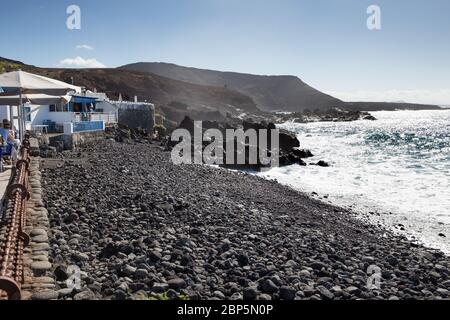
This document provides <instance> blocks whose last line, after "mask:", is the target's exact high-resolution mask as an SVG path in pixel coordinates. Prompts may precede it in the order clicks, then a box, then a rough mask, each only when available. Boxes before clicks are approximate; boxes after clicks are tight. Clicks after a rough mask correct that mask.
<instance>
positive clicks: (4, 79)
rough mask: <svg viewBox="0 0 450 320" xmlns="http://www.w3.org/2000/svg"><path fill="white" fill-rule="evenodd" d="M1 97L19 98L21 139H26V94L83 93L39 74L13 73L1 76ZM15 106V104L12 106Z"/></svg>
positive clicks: (56, 94) (60, 94) (79, 89)
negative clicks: (24, 110) (24, 109)
mask: <svg viewBox="0 0 450 320" xmlns="http://www.w3.org/2000/svg"><path fill="white" fill-rule="evenodd" d="M0 88H2V92H1V93H0V96H17V98H18V99H17V102H16V103H17V106H18V115H19V132H20V139H23V137H24V131H25V117H24V112H23V98H24V95H25V94H46V95H53V96H62V95H66V94H67V93H68V92H69V91H75V92H81V88H80V87H77V86H74V85H71V84H68V83H65V82H62V81H58V80H54V79H50V78H46V77H43V76H39V75H37V74H32V73H28V72H24V71H21V70H19V71H13V72H8V73H4V74H1V75H0ZM11 105H14V104H11Z"/></svg>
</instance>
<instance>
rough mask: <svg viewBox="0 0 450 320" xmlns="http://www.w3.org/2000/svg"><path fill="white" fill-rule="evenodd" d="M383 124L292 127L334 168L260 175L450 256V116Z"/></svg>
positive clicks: (385, 116) (414, 116)
mask: <svg viewBox="0 0 450 320" xmlns="http://www.w3.org/2000/svg"><path fill="white" fill-rule="evenodd" d="M372 114H373V115H374V116H375V117H376V118H377V119H378V120H377V121H363V120H361V121H355V122H320V123H308V124H296V123H291V122H288V123H285V124H282V125H280V128H284V129H288V130H290V131H293V132H296V133H297V134H298V137H299V139H300V142H301V148H305V149H310V150H311V151H312V153H313V154H314V155H315V157H314V158H311V159H307V162H308V163H314V162H317V161H318V160H325V161H327V162H329V163H330V164H331V167H329V168H322V167H316V166H307V167H301V166H298V165H295V166H289V167H283V168H273V169H271V170H269V171H266V172H262V173H259V175H261V176H263V177H266V178H270V179H276V180H278V182H279V183H282V184H286V185H289V186H291V187H293V188H294V189H298V190H300V191H304V192H307V193H312V192H316V193H317V194H318V198H320V199H322V200H323V201H326V202H330V203H332V204H335V205H339V206H341V207H345V208H351V209H353V210H354V211H356V212H358V213H359V216H360V217H361V218H364V219H368V220H370V221H371V222H373V223H376V224H380V223H381V224H383V225H385V226H386V227H388V228H390V229H392V230H394V231H395V232H398V233H400V234H403V235H405V236H407V237H408V238H410V239H412V240H415V241H417V242H420V243H422V244H424V245H426V246H428V247H432V248H436V249H440V250H442V251H444V252H445V253H446V254H450V110H436V111H380V112H372Z"/></svg>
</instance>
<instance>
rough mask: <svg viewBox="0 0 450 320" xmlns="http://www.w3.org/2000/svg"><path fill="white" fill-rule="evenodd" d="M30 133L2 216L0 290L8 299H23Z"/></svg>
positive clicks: (23, 146)
mask: <svg viewBox="0 0 450 320" xmlns="http://www.w3.org/2000/svg"><path fill="white" fill-rule="evenodd" d="M29 139H30V136H29V134H28V133H27V134H26V135H25V139H24V141H23V142H22V146H21V148H20V157H19V160H18V161H17V163H16V170H15V174H14V179H13V180H12V183H11V184H10V185H9V186H8V189H7V195H8V199H9V200H8V206H7V209H6V215H5V221H4V223H5V225H6V232H5V235H4V238H3V241H2V243H0V291H2V290H3V291H4V292H6V294H7V295H8V299H10V300H20V299H21V298H22V291H21V286H22V284H23V282H24V268H23V249H24V248H25V247H27V246H28V245H29V243H30V236H29V235H28V234H27V233H26V232H25V227H26V222H27V216H26V211H27V201H28V200H29V198H30V193H29V192H28V174H29V168H30V161H31V159H30V140H29Z"/></svg>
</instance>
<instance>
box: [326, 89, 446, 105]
mask: <svg viewBox="0 0 450 320" xmlns="http://www.w3.org/2000/svg"><path fill="white" fill-rule="evenodd" d="M327 93H328V94H330V95H332V96H334V97H336V98H339V99H341V100H344V101H376V102H409V103H421V104H436V105H449V104H450V89H438V90H386V91H374V90H359V91H327Z"/></svg>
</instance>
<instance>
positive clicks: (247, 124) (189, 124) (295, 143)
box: [169, 117, 313, 170]
mask: <svg viewBox="0 0 450 320" xmlns="http://www.w3.org/2000/svg"><path fill="white" fill-rule="evenodd" d="M178 129H186V130H187V131H189V132H190V134H191V136H192V144H193V143H194V129H195V124H194V120H192V119H191V118H189V117H185V118H184V119H183V121H181V123H180V125H179V126H178ZM208 129H218V130H219V131H220V132H221V133H222V135H223V137H224V141H223V151H224V157H223V159H226V153H227V148H228V145H229V140H227V134H226V130H227V129H233V130H235V129H242V130H244V132H249V131H250V130H254V132H255V133H256V135H257V140H256V141H255V142H256V145H255V146H253V145H252V144H251V142H250V141H249V142H247V143H245V145H244V146H243V150H245V164H237V157H238V155H239V152H240V150H239V145H238V143H240V142H239V141H238V140H237V139H234V154H235V161H234V162H233V163H232V164H230V163H224V164H223V165H222V167H224V168H229V169H251V170H261V168H264V167H266V165H263V164H262V163H261V160H260V157H259V154H260V146H261V144H260V139H261V135H260V130H265V131H266V132H267V133H268V134H267V138H268V139H267V141H264V142H263V145H264V146H266V147H267V148H268V149H269V150H270V148H271V141H272V133H271V130H275V129H276V126H275V124H273V123H266V122H252V121H249V120H244V121H242V125H241V126H232V125H230V124H229V123H221V122H216V121H203V122H202V133H203V134H204V133H205V131H206V130H208ZM230 141H231V140H230ZM278 141H279V164H280V166H288V165H293V164H299V165H302V166H306V163H305V162H304V161H303V160H302V159H305V158H310V157H312V156H313V155H312V153H311V151H309V150H302V149H299V148H300V141H299V140H298V138H297V137H296V135H295V134H294V133H292V132H289V131H287V130H283V129H279V139H278ZM177 143H178V142H177V141H170V142H169V145H170V147H173V146H174V145H176V144H177ZM232 143H233V142H232ZM207 145H208V143H204V145H203V148H204V147H206V146H207ZM252 147H255V150H256V151H257V153H258V158H257V163H254V164H251V163H250V160H249V150H250V149H251V148H252ZM192 150H194V146H192ZM266 153H267V154H269V155H270V151H268V152H266Z"/></svg>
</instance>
